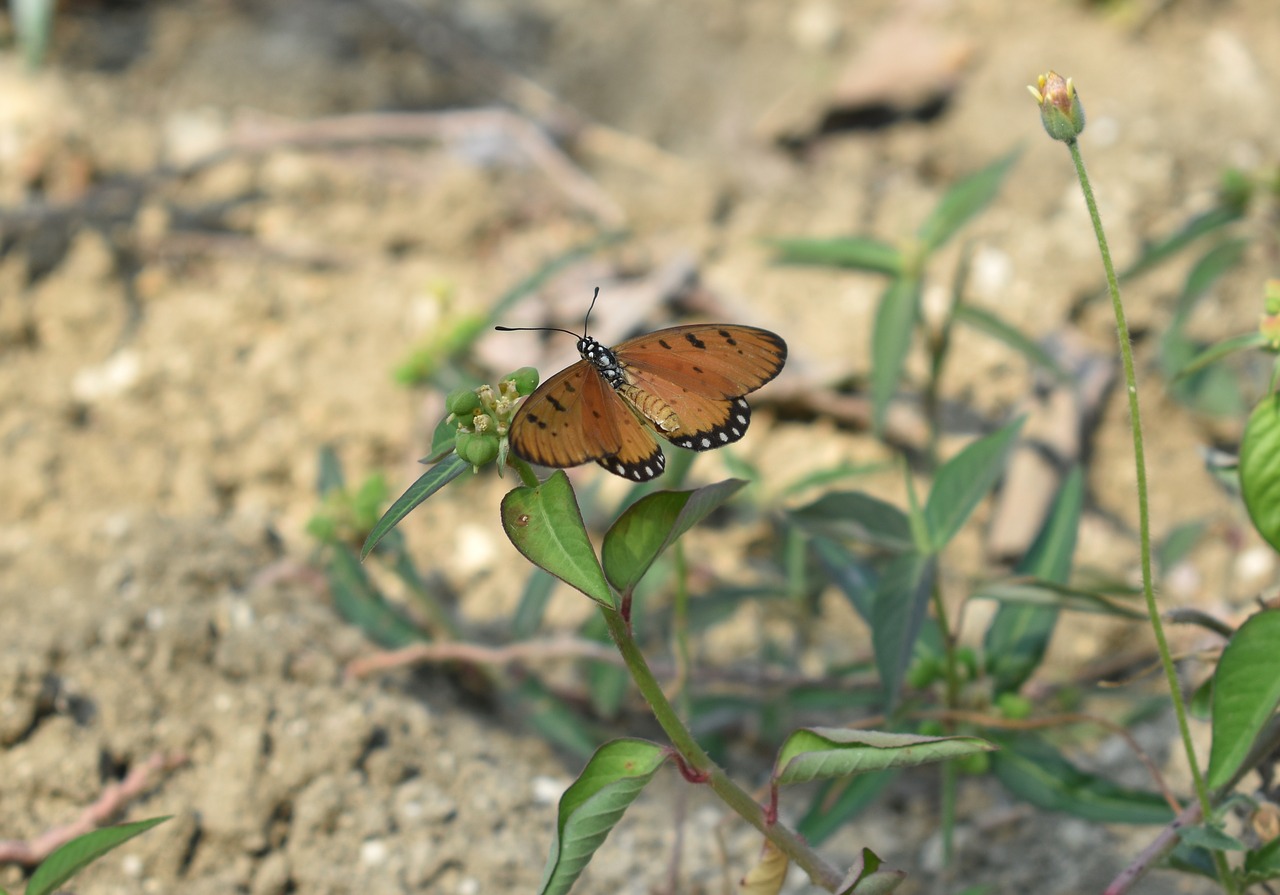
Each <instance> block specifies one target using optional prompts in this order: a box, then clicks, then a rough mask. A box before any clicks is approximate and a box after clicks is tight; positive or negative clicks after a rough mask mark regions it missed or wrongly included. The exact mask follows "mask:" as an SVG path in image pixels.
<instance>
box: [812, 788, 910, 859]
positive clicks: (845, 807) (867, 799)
mask: <svg viewBox="0 0 1280 895" xmlns="http://www.w3.org/2000/svg"><path fill="white" fill-rule="evenodd" d="M897 776H898V772H897V771H872V772H871V773H868V774H859V775H858V776H857V777H845V778H843V779H841V780H834V781H831V782H829V783H828V784H827V785H825V786H823V787H822V789H821V790H820V791H819V792H818V794H817V796H816V797H815V798H814V800H813V804H811V805H810V806H809V811H808V813H807V814H805V816H804V817H803V818H801V819H800V823H799V824H797V825H796V826H797V831H798V832H799V833H800V835H801V836H803V837H804V838H805V839H808V840H809V841H810V842H812V843H813V844H814V845H821V844H822V842H823V841H824V840H825V839H827V838H828V837H830V836H831V834H832V833H834V832H836V830H838V829H840V828H841V827H843V826H844V825H845V824H846V823H847V822H848V821H849V820H851V819H852V818H854V817H856V816H857V815H859V814H861V813H862V811H863V809H865V808H867V807H868V806H869V805H871V804H872V803H874V802H875V801H876V799H877V798H879V796H880V793H882V792H884V790H885V788H886V787H887V786H888V785H889V784H890V783H892V782H893V781H894V780H895V779H896V778H897ZM833 794H834V795H833Z"/></svg>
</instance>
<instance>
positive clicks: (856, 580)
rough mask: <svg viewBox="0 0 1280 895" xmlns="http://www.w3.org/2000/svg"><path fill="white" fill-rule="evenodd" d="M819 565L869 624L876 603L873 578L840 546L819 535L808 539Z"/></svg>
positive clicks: (856, 558) (873, 575)
mask: <svg viewBox="0 0 1280 895" xmlns="http://www.w3.org/2000/svg"><path fill="white" fill-rule="evenodd" d="M809 547H810V549H812V550H813V553H814V555H815V556H816V557H817V558H818V562H819V563H821V564H822V567H823V569H824V570H825V571H826V573H827V577H828V578H830V579H831V582H832V583H833V584H835V586H836V587H837V588H839V590H840V592H841V593H842V594H844V595H845V598H846V599H847V600H848V601H849V605H851V606H852V607H853V609H854V611H855V612H857V613H858V615H860V616H862V620H863V621H865V622H867V624H870V623H871V614H872V611H873V608H872V607H873V606H874V601H875V588H876V576H875V574H874V572H872V570H871V569H870V568H868V567H866V566H865V565H864V564H863V563H862V561H861V560H860V559H859V558H858V557H857V556H855V555H854V554H853V553H851V552H850V551H848V550H846V549H845V548H844V547H843V546H842V545H841V544H839V543H838V542H836V541H833V540H831V539H830V538H825V537H823V536H822V535H814V536H813V537H811V538H810V539H809Z"/></svg>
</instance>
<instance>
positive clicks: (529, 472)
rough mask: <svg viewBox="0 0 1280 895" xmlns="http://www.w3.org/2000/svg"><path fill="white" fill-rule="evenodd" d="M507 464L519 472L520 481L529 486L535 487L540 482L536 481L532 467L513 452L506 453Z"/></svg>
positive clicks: (536, 477)
mask: <svg viewBox="0 0 1280 895" xmlns="http://www.w3.org/2000/svg"><path fill="white" fill-rule="evenodd" d="M507 465H508V466H510V467H511V468H512V469H514V470H515V471H516V472H518V473H519V474H520V481H522V482H524V483H525V484H526V485H528V486H529V487H530V488H536V487H538V486H539V485H541V484H542V482H540V481H538V476H537V474H536V473H535V472H534V471H533V467H532V466H530V465H529V464H528V463H526V462H524V461H523V460H521V459H520V458H519V457H517V456H516V455H515V454H508V455H507Z"/></svg>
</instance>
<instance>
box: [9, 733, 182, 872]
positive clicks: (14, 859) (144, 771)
mask: <svg viewBox="0 0 1280 895" xmlns="http://www.w3.org/2000/svg"><path fill="white" fill-rule="evenodd" d="M186 763H187V757H186V756H185V755H166V754H164V753H162V752H157V753H155V754H154V755H152V756H151V757H150V758H148V759H147V760H146V761H144V762H142V763H141V764H137V765H134V766H133V768H132V769H130V771H129V773H128V774H126V775H125V778H124V779H123V780H121V781H120V782H119V783H110V784H108V785H107V786H106V787H105V788H104V789H103V790H102V795H100V796H98V799H97V801H96V802H94V803H93V804H92V805H90V806H89V807H88V808H85V809H84V811H82V812H80V816H79V817H78V818H76V819H75V820H74V821H72V822H71V823H69V824H64V825H63V826H60V827H54V828H53V829H52V830H49V831H48V832H45V833H42V834H41V835H39V836H37V837H36V838H35V839H28V840H21V839H6V840H0V864H20V865H21V866H23V867H34V866H36V865H37V864H39V863H40V862H41V861H43V860H44V859H45V858H47V857H49V855H50V854H52V853H53V851H54V850H55V849H57V848H58V847H59V846H61V845H64V844H66V843H67V842H70V841H71V840H72V839H75V838H76V837H77V836H83V835H84V834H85V833H89V832H92V831H93V830H95V829H97V828H98V827H101V826H103V825H104V824H106V823H107V822H109V821H110V820H111V819H112V818H113V817H115V816H116V815H117V814H119V813H120V812H121V811H123V810H124V808H125V806H126V805H128V804H129V802H130V801H132V800H133V799H135V798H137V797H138V796H139V795H141V794H142V793H143V792H144V791H145V790H146V789H147V787H148V786H149V785H150V784H151V781H152V778H153V777H154V776H156V775H158V774H163V773H167V772H168V771H172V770H173V769H174V768H177V767H181V766H182V765H184V764H186Z"/></svg>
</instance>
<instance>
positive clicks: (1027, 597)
mask: <svg viewBox="0 0 1280 895" xmlns="http://www.w3.org/2000/svg"><path fill="white" fill-rule="evenodd" d="M970 599H971V600H998V601H999V602H1001V603H1021V604H1023V605H1027V606H1052V607H1054V608H1057V609H1068V610H1072V611H1075V612H1088V613H1092V614H1095V615H1111V616H1115V617H1117V618H1127V619H1129V620H1131V621H1138V622H1140V621H1145V620H1146V619H1147V614H1146V613H1145V612H1143V611H1142V610H1140V609H1134V608H1131V607H1129V606H1125V605H1124V604H1123V603H1117V602H1116V601H1115V600H1112V599H1110V598H1108V597H1106V596H1104V595H1102V594H1099V593H1095V592H1093V591H1088V590H1079V589H1077V588H1074V587H1067V586H1066V585H1064V584H1054V583H1053V582H1051V581H1037V580H1035V579H1033V578H1023V579H1017V580H1013V581H990V582H987V583H985V584H981V585H979V586H978V587H977V588H976V589H975V590H974V592H973V594H972V595H971V596H970Z"/></svg>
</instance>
